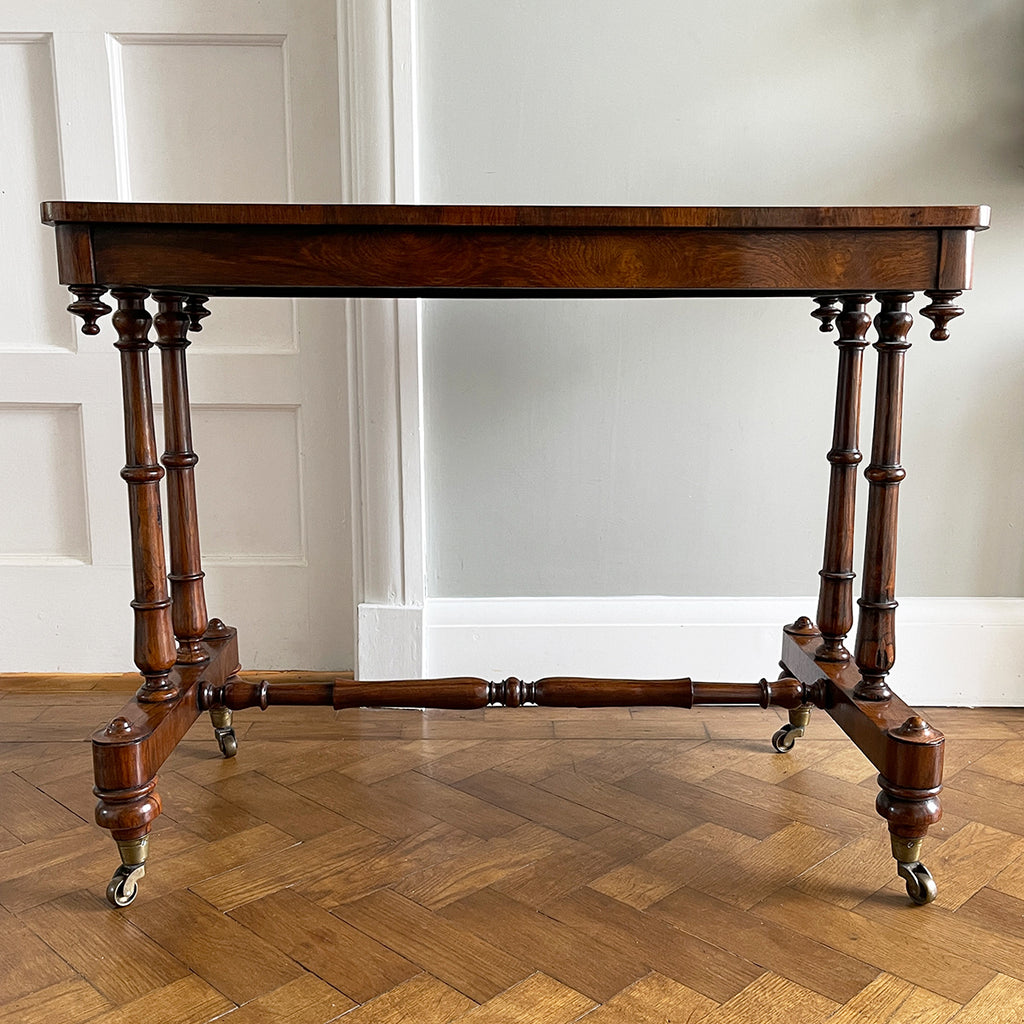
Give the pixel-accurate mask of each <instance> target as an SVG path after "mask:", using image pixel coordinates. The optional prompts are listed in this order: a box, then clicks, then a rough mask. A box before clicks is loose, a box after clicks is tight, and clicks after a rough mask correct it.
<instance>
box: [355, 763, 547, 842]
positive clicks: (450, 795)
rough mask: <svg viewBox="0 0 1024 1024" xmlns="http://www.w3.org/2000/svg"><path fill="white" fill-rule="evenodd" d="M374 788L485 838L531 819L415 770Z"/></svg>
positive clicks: (503, 832) (396, 776)
mask: <svg viewBox="0 0 1024 1024" xmlns="http://www.w3.org/2000/svg"><path fill="white" fill-rule="evenodd" d="M373 788H374V790H380V791H381V792H382V793H384V794H385V795H389V796H391V797H393V798H394V799H396V800H400V801H402V802H403V803H407V804H410V805H411V806H412V807H413V808H415V809H416V810H418V811H420V812H421V813H423V814H429V815H431V816H433V817H434V818H438V819H440V820H441V821H447V822H448V824H449V825H454V826H455V827H456V828H458V829H461V830H462V831H463V832H469V833H470V834H471V835H474V836H479V837H480V838H481V839H493V838H494V837H495V836H503V835H505V834H506V833H508V832H511V831H512V829H514V828H518V827H519V826H520V825H526V824H527V819H526V818H524V817H522V816H521V815H519V814H513V813H511V812H510V811H506V810H505V809H504V808H502V807H495V806H494V805H493V804H489V803H487V802H486V801H485V800H480V799H478V798H477V797H475V796H471V795H470V794H469V793H463V792H461V791H460V790H457V789H453V788H452V787H451V786H447V785H445V784H444V783H443V782H438V781H437V780H436V779H429V778H427V777H426V776H425V775H420V774H419V773H418V772H414V771H409V772H403V773H402V774H401V775H393V776H390V777H389V778H387V779H385V780H384V781H382V782H378V783H376V784H375V785H374V787H373Z"/></svg>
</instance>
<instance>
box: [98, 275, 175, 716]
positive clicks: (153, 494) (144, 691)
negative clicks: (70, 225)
mask: <svg viewBox="0 0 1024 1024" xmlns="http://www.w3.org/2000/svg"><path fill="white" fill-rule="evenodd" d="M111 294H112V295H113V296H114V298H115V299H117V307H118V308H117V311H116V312H115V313H114V327H115V329H116V330H117V334H118V340H117V341H116V342H115V343H114V344H115V345H116V347H117V348H118V350H119V351H120V353H121V381H122V386H123V394H124V427H125V453H126V457H127V463H126V465H125V467H124V469H122V470H121V476H122V477H123V478H124V480H125V482H126V483H127V484H128V516H129V522H130V526H131V538H132V572H133V576H134V585H135V599H134V600H133V601H132V608H133V609H134V610H135V664H136V665H137V666H138V668H139V671H140V672H141V673H142V676H143V680H144V681H143V684H142V686H141V687H140V688H139V692H138V694H137V697H138V699H139V701H141V702H153V701H163V700H174V699H176V698H177V697H178V696H179V691H178V688H177V686H176V685H175V684H174V683H173V682H172V681H171V680H170V679H169V678H168V676H169V673H170V670H171V667H172V666H173V665H174V662H175V655H176V652H175V646H174V629H173V626H172V624H171V599H170V596H169V594H168V592H167V578H166V566H165V562H164V536H163V527H162V517H161V510H160V481H161V480H162V479H163V476H164V471H163V468H162V467H161V466H160V463H159V462H158V461H157V454H156V434H155V431H154V427H153V397H152V390H151V387H150V382H149V350H150V348H152V342H151V341H150V340H149V328H150V324H151V322H152V318H151V317H150V315H149V313H148V311H147V310H146V305H145V302H146V297H147V294H148V293H147V292H146V291H145V290H144V289H142V288H115V289H113V290H112V292H111Z"/></svg>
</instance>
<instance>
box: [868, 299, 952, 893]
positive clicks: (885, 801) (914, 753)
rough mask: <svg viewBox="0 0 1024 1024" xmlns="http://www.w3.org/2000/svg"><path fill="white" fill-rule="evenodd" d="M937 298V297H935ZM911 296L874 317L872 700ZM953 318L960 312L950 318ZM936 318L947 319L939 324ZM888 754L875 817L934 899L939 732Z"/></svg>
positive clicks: (891, 603)
mask: <svg viewBox="0 0 1024 1024" xmlns="http://www.w3.org/2000/svg"><path fill="white" fill-rule="evenodd" d="M930 294H931V295H933V296H934V295H935V293H930ZM947 297H948V296H947V295H946V294H945V293H943V294H942V296H941V297H940V299H937V300H936V301H934V302H933V304H932V306H931V307H929V308H928V309H927V310H926V311H925V315H927V316H929V317H931V318H932V319H935V320H936V330H935V331H933V336H935V335H936V332H942V329H943V328H944V326H945V322H946V320H947V319H949V318H951V316H947V313H951V309H952V307H951V306H948V304H947V303H945V302H944V301H943V300H944V299H946V298H947ZM912 298H913V294H912V293H908V292H882V293H880V294H879V295H878V299H879V302H880V303H881V311H880V312H879V314H878V315H877V317H876V318H875V328H876V330H877V332H878V341H877V342H876V343H875V345H874V348H875V349H876V350H877V352H878V377H877V383H876V386H875V418H874V430H873V435H872V446H871V463H870V464H869V466H868V467H867V469H866V470H865V473H864V475H865V476H866V477H867V480H868V488H869V490H868V518H867V533H866V537H865V545H864V578H863V591H862V596H861V598H860V601H859V604H860V616H859V621H858V629H857V645H856V663H857V669H858V670H859V672H860V682H858V683H857V685H856V687H855V688H854V691H853V696H854V698H856V699H857V700H860V701H865V702H869V703H875V702H878V703H881V702H889V701H891V700H892V699H893V694H892V691H891V690H890V689H889V686H888V683H887V681H886V677H887V675H888V673H889V671H890V670H891V669H892V666H893V664H894V662H895V660H896V621H895V620H896V607H897V602H896V599H895V591H896V528H897V512H898V506H899V485H900V483H901V481H902V480H903V478H904V477H905V476H906V473H905V471H904V469H903V467H902V466H901V465H900V442H901V435H902V414H903V370H904V362H905V356H906V352H907V349H908V348H909V347H910V342H909V341H908V340H907V335H908V333H909V331H910V327H911V325H912V323H913V317H912V316H911V314H910V313H909V312H908V311H907V303H908V302H909V301H910V300H911V299H912ZM951 315H955V314H951ZM939 318H944V319H943V320H942V322H941V323H940V322H939ZM887 739H888V742H889V744H890V757H889V763H888V765H887V767H886V769H885V770H884V771H883V773H882V774H880V775H879V777H878V783H879V786H880V788H881V792H880V793H879V795H878V800H877V801H876V804H875V806H876V809H877V811H878V813H879V814H880V815H881V816H882V817H884V818H885V819H886V821H887V822H888V823H889V833H890V837H891V840H892V852H893V856H894V857H895V858H896V861H897V864H898V866H899V873H900V876H901V877H902V878H903V879H904V880H905V881H906V883H907V892H908V893H909V894H910V896H911V898H912V899H913V900H914V901H915V902H917V903H928V902H931V900H933V899H934V898H935V882H934V881H933V879H932V876H931V874H930V873H929V872H928V869H927V868H926V867H925V866H924V865H923V864H922V863H921V844H922V841H923V839H924V837H925V836H926V835H927V833H928V828H929V827H930V826H931V825H934V824H935V823H936V822H937V821H939V819H940V818H941V817H942V807H941V805H940V803H939V798H938V795H939V792H940V790H941V775H942V744H943V738H942V734H941V733H939V732H938V731H937V730H935V729H932V728H931V726H929V725H928V723H927V722H925V721H924V719H923V718H921V717H920V716H917V715H914V716H911V717H910V718H908V719H907V720H906V721H905V722H904V723H903V724H902V725H901V726H899V727H898V728H896V729H889V730H888V733H887Z"/></svg>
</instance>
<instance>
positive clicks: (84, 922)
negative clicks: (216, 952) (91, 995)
mask: <svg viewBox="0 0 1024 1024" xmlns="http://www.w3.org/2000/svg"><path fill="white" fill-rule="evenodd" d="M21 919H22V920H23V921H24V922H25V923H26V924H27V925H28V926H29V927H30V928H31V929H32V930H33V931H34V932H35V933H36V935H38V936H39V937H40V938H41V939H43V940H44V941H45V942H46V943H47V944H48V945H49V946H50V948H51V949H53V950H54V951H56V952H57V953H59V954H60V956H61V957H62V958H63V959H64V960H66V961H67V962H68V963H69V964H70V965H71V966H72V967H73V968H74V969H75V971H76V972H77V973H78V974H79V975H80V976H81V977H83V978H85V980H86V981H88V982H89V984H90V985H92V987H93V988H95V989H96V990H97V991H98V992H100V993H101V994H102V995H103V996H104V997H105V998H106V999H108V1000H109V1001H110V1002H111V1003H113V1004H114V1005H115V1006H120V1005H121V1004H122V1003H128V1002H131V1001H132V1000H134V999H139V998H140V997H142V996H144V995H145V994H146V993H147V992H151V991H152V990H153V989H155V988H159V987H161V986H164V985H169V984H171V982H174V981H177V980H178V979H179V978H183V977H184V976H185V975H186V974H188V968H186V967H185V965H184V964H183V963H182V962H181V961H180V960H177V959H175V958H174V957H173V956H171V954H169V953H168V952H167V950H166V949H164V948H163V946H161V945H159V944H157V943H156V942H153V940H152V939H150V938H149V936H147V935H146V934H145V933H144V932H141V931H140V930H139V929H138V928H136V927H135V926H134V925H133V924H132V923H131V922H130V921H129V920H128V919H127V918H126V917H125V916H124V915H123V914H121V913H119V912H118V911H116V910H114V909H112V908H111V907H110V906H109V905H107V904H106V903H105V902H103V903H101V902H100V901H99V900H97V899H96V898H95V897H93V896H91V895H90V894H88V893H84V892H76V893H70V894H69V895H67V896H62V897H60V898H59V899H56V900H53V901H52V902H50V903H45V904H43V905H42V906H39V907H34V908H33V909H32V910H29V911H26V912H25V913H24V914H22V915H21Z"/></svg>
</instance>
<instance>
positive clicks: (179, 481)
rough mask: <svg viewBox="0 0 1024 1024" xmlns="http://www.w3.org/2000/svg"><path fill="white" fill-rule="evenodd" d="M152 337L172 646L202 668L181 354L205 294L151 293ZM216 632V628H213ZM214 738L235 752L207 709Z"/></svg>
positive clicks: (191, 459) (202, 600)
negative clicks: (159, 376) (158, 380)
mask: <svg viewBox="0 0 1024 1024" xmlns="http://www.w3.org/2000/svg"><path fill="white" fill-rule="evenodd" d="M153 298H154V299H155V300H156V303H157V314H156V316H155V317H154V318H153V325H154V327H155V328H156V333H157V347H158V348H159V349H160V357H161V367H162V370H163V393H164V439H165V443H166V451H165V452H164V454H163V458H162V460H161V461H162V462H163V464H164V468H165V469H166V471H167V520H168V540H169V547H170V556H171V571H170V574H169V576H168V579H169V580H170V584H171V599H172V603H171V609H172V611H171V619H172V623H173V627H174V637H175V641H176V642H177V648H178V663H179V664H187V665H197V664H202V663H203V662H206V661H208V660H209V655H208V653H207V651H206V648H205V647H204V646H203V642H202V641H203V639H204V637H207V630H208V627H209V625H210V624H209V619H208V616H207V611H206V596H205V594H204V591H203V578H204V573H203V569H202V555H201V551H200V545H199V515H198V510H197V503H196V483H195V473H194V468H195V465H196V463H197V462H198V461H199V456H198V455H196V453H195V452H194V451H193V450H192V419H191V408H190V405H189V394H188V372H187V369H186V363H185V350H186V349H187V348H188V345H189V339H188V332H189V331H190V330H193V331H199V330H202V325H201V324H200V322H199V321H200V320H201V319H202V318H203V317H205V316H208V315H209V310H207V309H206V308H205V306H204V305H203V303H204V301H205V296H200V295H187V294H184V293H179V292H170V291H156V292H154V293H153ZM214 632H215V633H216V629H215V630H214ZM210 719H211V721H212V722H213V726H214V734H215V736H216V737H217V743H218V745H219V746H220V749H221V753H222V754H224V756H225V757H233V756H234V755H235V753H236V752H237V750H238V745H237V741H236V739H235V733H234V729H233V728H232V726H231V711H230V710H229V709H227V708H211V709H210Z"/></svg>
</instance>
